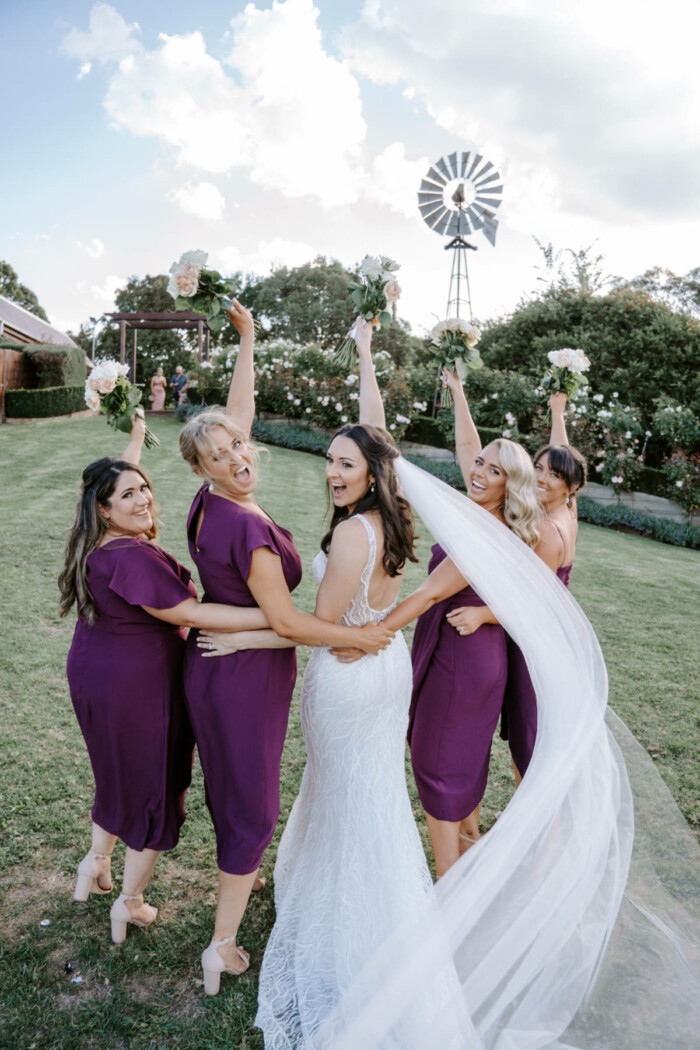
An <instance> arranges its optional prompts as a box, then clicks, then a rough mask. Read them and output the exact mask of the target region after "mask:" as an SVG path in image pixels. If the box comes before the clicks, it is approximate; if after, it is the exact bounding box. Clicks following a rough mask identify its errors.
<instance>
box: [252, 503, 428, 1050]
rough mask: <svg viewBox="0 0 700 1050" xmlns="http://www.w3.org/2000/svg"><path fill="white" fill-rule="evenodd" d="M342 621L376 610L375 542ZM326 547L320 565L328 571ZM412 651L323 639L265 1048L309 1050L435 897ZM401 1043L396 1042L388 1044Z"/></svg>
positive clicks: (266, 1005) (281, 896) (314, 664)
mask: <svg viewBox="0 0 700 1050" xmlns="http://www.w3.org/2000/svg"><path fill="white" fill-rule="evenodd" d="M358 518H359V519H360V520H361V521H362V523H363V524H364V526H365V528H366V530H367V538H368V540H369V556H368V559H367V563H366V565H365V567H364V569H363V571H362V575H361V578H360V582H359V584H358V587H357V590H356V592H355V595H354V596H353V599H352V601H351V602H350V605H349V606H348V608H347V610H346V612H345V615H344V616H343V620H342V622H343V623H344V624H350V625H353V626H358V625H362V624H365V623H367V622H368V621H369V620H379V619H381V618H382V617H384V616H386V615H387V613H388V612H389V611H390V608H392V607H393V606H392V607H390V608H389V609H382V610H378V609H372V608H371V607H370V605H369V601H368V587H369V581H370V578H371V575H372V570H373V568H374V564H375V559H376V556H377V543H376V539H375V535H374V531H373V529H372V527H371V525H370V524H369V522H368V521H367V520H366V519H365V518H364V517H362V515H358ZM325 568H326V556H325V554H323V552H320V553H319V554H317V555H316V558H315V559H314V563H313V572H314V576H315V578H316V581H317V582H318V583H320V582H321V580H322V579H323V574H324V572H325ZM411 682H412V676H411V660H410V656H409V653H408V649H407V647H406V643H405V641H404V639H403V636H402V635H401V634H397V635H396V637H395V638H394V640H393V642H392V643H391V645H390V646H389V647H388V648H387V649H385V650H384V651H383V652H381V653H380V654H379V655H378V656H376V657H373V656H368V657H365V658H363V659H362V660H359V661H357V662H356V663H353V664H342V663H339V662H338V660H336V659H335V657H333V656H331V655H330V654H329V652H328V650H327V649H315V650H314V652H313V655H312V656H311V659H310V660H309V664H308V667H307V669H306V673H305V675H304V682H303V687H302V694H301V723H302V728H303V731H304V740H305V742H306V750H307V764H306V768H305V770H304V775H303V779H302V783H301V789H300V791H299V796H298V798H297V800H296V802H295V803H294V807H293V809H292V812H291V814H290V817H289V820H288V822H287V826H286V828H285V830H284V834H283V836H282V840H281V842H280V847H279V852H278V856H277V863H276V866H275V907H276V911H277V919H276V922H275V926H274V929H273V930H272V934H271V935H270V939H269V941H268V944H267V948H266V950H265V956H264V959H263V963H262V969H261V973H260V988H259V996H258V1003H259V1007H258V1015H257V1018H256V1022H255V1023H256V1025H257V1026H258V1027H259V1028H261V1029H262V1030H263V1032H264V1036H265V1047H266V1050H302V1048H305V1047H309V1046H311V1045H312V1044H315V1040H314V1038H313V1037H314V1033H315V1032H317V1030H318V1029H319V1027H320V1026H321V1025H322V1023H323V1022H324V1020H325V1019H326V1018H327V1017H328V1015H329V1013H330V1012H331V1011H332V1010H333V1008H334V1007H336V1006H337V1004H338V1002H339V1000H340V999H341V997H342V996H343V994H344V993H345V992H346V991H347V989H348V987H349V985H350V984H351V982H352V981H353V979H354V978H355V977H356V976H357V974H358V973H359V971H360V970H361V969H362V967H363V965H364V963H365V962H366V961H367V960H368V958H369V957H370V956H371V955H372V954H373V953H374V952H375V951H376V949H377V948H378V946H379V945H380V944H381V943H382V942H383V941H384V940H385V938H386V937H387V936H388V935H389V934H390V933H392V931H393V930H395V929H396V927H397V926H398V925H399V924H400V923H401V922H402V921H403V920H404V919H406V917H407V916H408V915H410V914H411V913H412V911H414V910H415V909H416V908H417V907H419V906H420V904H421V903H422V902H423V901H424V900H425V897H426V894H427V892H428V891H429V889H430V885H431V881H430V875H429V873H428V867H427V864H426V861H425V856H424V853H423V849H422V845H421V841H420V838H419V835H418V830H417V828H416V824H415V821H414V818H413V813H412V811H411V805H410V801H409V798H408V792H407V788H406V776H405V768H404V755H405V742H406V730H407V726H408V709H409V704H410V699H411ZM393 1045H394V1043H393V1041H392V1042H387V1046H393Z"/></svg>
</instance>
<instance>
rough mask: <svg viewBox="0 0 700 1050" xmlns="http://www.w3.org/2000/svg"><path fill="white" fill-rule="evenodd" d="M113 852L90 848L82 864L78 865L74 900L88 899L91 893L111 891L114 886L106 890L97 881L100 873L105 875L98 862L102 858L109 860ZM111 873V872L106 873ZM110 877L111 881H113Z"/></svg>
mask: <svg viewBox="0 0 700 1050" xmlns="http://www.w3.org/2000/svg"><path fill="white" fill-rule="evenodd" d="M110 856H111V854H109V853H95V851H94V850H89V851H88V852H87V853H86V854H85V856H84V857H83V859H82V860H81V862H80V864H79V865H78V878H77V879H76V882H75V890H74V891H73V900H76V901H86V900H87V899H88V897H89V896H90V894H91V893H100V894H105V893H111V892H112V887H111V886H110V887H109V889H108V890H105V889H103V888H102V886H100V884H99V882H98V881H97V880H98V879H99V877H100V875H105V872H104V871H103V870H102V868H101V866H100V865H99V864H98V861H100V860H109V859H110ZM106 874H107V875H109V872H107V873H106ZM111 881H112V880H111V878H110V882H111Z"/></svg>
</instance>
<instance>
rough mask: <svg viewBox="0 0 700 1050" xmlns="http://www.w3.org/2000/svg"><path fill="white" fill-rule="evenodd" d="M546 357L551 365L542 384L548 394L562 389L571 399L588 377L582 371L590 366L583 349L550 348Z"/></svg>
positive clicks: (586, 382) (586, 381)
mask: <svg viewBox="0 0 700 1050" xmlns="http://www.w3.org/2000/svg"><path fill="white" fill-rule="evenodd" d="M547 358H548V359H549V363H550V366H551V367H550V369H549V372H548V373H547V375H546V376H545V377H544V379H543V380H542V386H543V387H544V389H545V390H546V391H547V392H548V393H549V394H554V393H557V392H558V391H563V392H564V393H565V394H566V396H567V397H568V398H569V399H571V398H572V397H574V395H575V394H576V393H577V391H578V390H579V388H580V387H582V386H586V385H587V384H588V378H587V376H585V375H584V374H583V373H584V372H587V371H588V369H589V368H590V367H591V362H590V361H589V360H588V358H587V357H586V355H585V354H584V352H583V350H572V349H571V348H570V347H565V348H564V349H563V350H550V351H549V353H548V354H547Z"/></svg>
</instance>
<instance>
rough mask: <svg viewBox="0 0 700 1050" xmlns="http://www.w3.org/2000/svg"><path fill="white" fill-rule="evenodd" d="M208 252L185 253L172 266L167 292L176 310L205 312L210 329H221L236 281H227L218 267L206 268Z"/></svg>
mask: <svg viewBox="0 0 700 1050" xmlns="http://www.w3.org/2000/svg"><path fill="white" fill-rule="evenodd" d="M207 258H208V253H207V252H200V251H191V252H183V254H182V255H181V256H180V260H179V262H175V263H173V265H172V266H171V267H170V274H171V276H170V280H169V282H168V294H169V295H171V296H172V297H173V299H174V300H175V309H176V310H183V311H187V312H188V313H195V314H204V316H205V317H206V319H207V325H208V326H209V330H210V331H211V332H220V331H221V329H222V327H223V324H224V313H223V311H224V310H230V309H231V300H232V296H233V295H235V293H236V287H237V285H236V281H235V280H234V279H229V280H226V279H225V278H223V277H222V276H221V274H220V273H219V272H218V270H207V269H205V268H204V267H205V264H206V261H207Z"/></svg>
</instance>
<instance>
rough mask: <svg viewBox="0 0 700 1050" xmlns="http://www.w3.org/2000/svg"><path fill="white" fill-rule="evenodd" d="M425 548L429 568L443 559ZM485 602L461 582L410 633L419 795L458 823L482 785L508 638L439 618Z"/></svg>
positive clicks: (496, 629)
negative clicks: (469, 629)
mask: <svg viewBox="0 0 700 1050" xmlns="http://www.w3.org/2000/svg"><path fill="white" fill-rule="evenodd" d="M431 553H432V556H431V559H430V565H429V571H430V572H432V571H433V569H435V568H437V566H438V565H439V564H440V562H442V561H443V560H444V559H445V557H446V555H445V552H444V551H443V549H442V547H440V546H439V545H438V544H436V545H435V546H434V547H433V548H432V552H431ZM483 604H484V602H482V600H481V598H480V597H479V595H478V594H477V593H476V592H475V591H474V589H473V588H472V587H465V588H464V589H463V590H461V591H459V593H458V594H455V595H453V596H452V597H451V598H447V599H445V601H442V602H439V603H438V604H437V605H434V606H433V607H432V608H431V609H429V610H428V611H427V612H425V613H423V615H422V616H420V617H419V619H418V623H417V624H416V632H415V635H414V638H413V648H412V652H411V658H412V661H413V698H412V702H411V715H410V722H409V730H408V740H409V743H410V745H411V761H412V763H413V773H414V776H415V778H416V786H417V788H418V794H419V795H420V800H421V802H422V804H423V808H424V809H425V811H426V813H428V814H429V815H430V816H431V817H435V818H436V819H437V820H449V821H459V820H463V819H464V818H465V817H467V816H469V814H470V813H471V812H472V810H473V809H474V808H475V807H476V806H477V805H478V804H479V802H481V799H482V798H483V795H484V791H485V790H486V781H487V778H488V769H489V757H490V754H491V741H492V739H493V734H494V732H495V729H496V726H497V724H498V717H499V715H500V713H501V708H502V706H503V692H504V689H505V685H506V674H507V657H506V635H505V631H504V630H503V628H502V627H501V626H500V625H499V624H484V625H483V626H481V627H480V628H479V629H478V631H475V632H474V634H468V635H460V634H459V633H458V632H457V630H456V629H455V628H454V627H452V626H451V625H450V623H449V621H448V620H447V619H446V618H445V617H446V615H447V613H448V612H451V611H452V610H453V609H458V608H460V607H461V606H465V605H472V606H473V605H483Z"/></svg>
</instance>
